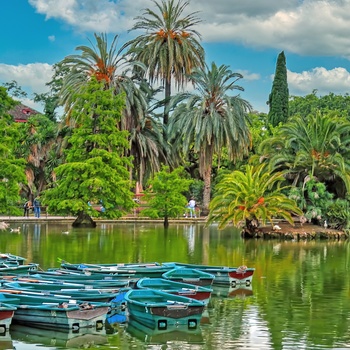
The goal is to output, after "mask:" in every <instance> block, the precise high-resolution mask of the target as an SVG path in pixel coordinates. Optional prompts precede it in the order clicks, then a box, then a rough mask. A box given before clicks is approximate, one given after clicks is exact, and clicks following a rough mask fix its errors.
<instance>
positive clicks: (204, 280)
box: [162, 267, 215, 287]
mask: <svg viewBox="0 0 350 350" xmlns="http://www.w3.org/2000/svg"><path fill="white" fill-rule="evenodd" d="M162 277H163V278H165V279H168V280H172V281H175V282H182V283H188V284H193V285H196V286H206V287H210V286H212V284H213V282H214V279H215V276H214V275H212V274H210V273H208V272H204V271H200V270H197V269H192V268H187V267H176V268H174V269H171V270H169V271H167V272H165V273H163V275H162Z"/></svg>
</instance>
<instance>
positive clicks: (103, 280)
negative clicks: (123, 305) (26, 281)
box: [19, 270, 137, 288]
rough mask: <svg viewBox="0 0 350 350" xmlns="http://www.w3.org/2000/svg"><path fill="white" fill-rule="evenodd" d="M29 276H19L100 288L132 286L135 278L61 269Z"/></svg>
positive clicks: (135, 280)
mask: <svg viewBox="0 0 350 350" xmlns="http://www.w3.org/2000/svg"><path fill="white" fill-rule="evenodd" d="M29 274H30V276H26V275H20V276H19V277H29V278H34V279H44V280H50V281H56V282H61V283H62V281H63V282H66V283H72V282H73V283H76V284H83V285H88V286H89V285H91V286H96V287H100V288H109V287H110V288H122V287H131V288H132V287H133V286H134V285H135V284H136V282H137V279H136V278H128V277H126V278H125V277H118V276H110V275H104V274H85V273H82V272H78V273H75V272H72V271H68V270H66V271H65V272H63V273H61V271H57V272H56V271H55V272H54V271H40V273H38V272H36V273H29Z"/></svg>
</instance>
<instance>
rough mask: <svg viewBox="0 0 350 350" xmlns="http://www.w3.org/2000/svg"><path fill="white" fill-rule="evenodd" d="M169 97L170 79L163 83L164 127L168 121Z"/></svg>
mask: <svg viewBox="0 0 350 350" xmlns="http://www.w3.org/2000/svg"><path fill="white" fill-rule="evenodd" d="M170 96H171V78H169V79H167V80H166V82H165V104H164V115H163V124H164V125H168V121H169V102H170Z"/></svg>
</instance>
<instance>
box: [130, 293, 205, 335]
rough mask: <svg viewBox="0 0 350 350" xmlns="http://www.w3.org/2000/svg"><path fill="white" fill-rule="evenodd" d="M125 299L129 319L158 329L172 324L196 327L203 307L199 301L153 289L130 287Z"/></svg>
mask: <svg viewBox="0 0 350 350" xmlns="http://www.w3.org/2000/svg"><path fill="white" fill-rule="evenodd" d="M125 301H126V304H127V309H128V314H129V318H130V319H131V320H136V321H137V322H139V323H141V324H143V325H144V326H146V327H148V328H151V329H158V330H164V329H167V328H168V327H170V326H174V325H178V326H184V327H186V328H187V329H196V328H197V327H198V326H199V324H200V320H201V318H202V313H203V311H204V308H205V304H204V303H203V302H201V301H198V300H195V299H190V298H186V297H182V296H178V295H173V294H169V293H165V292H161V291H158V290H155V289H132V290H130V291H129V292H127V293H126V295H125Z"/></svg>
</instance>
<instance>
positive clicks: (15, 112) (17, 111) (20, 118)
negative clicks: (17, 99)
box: [9, 103, 39, 123]
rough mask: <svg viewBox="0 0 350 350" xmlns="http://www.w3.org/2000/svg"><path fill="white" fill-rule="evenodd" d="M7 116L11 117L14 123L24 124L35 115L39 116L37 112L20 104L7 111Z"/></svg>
mask: <svg viewBox="0 0 350 350" xmlns="http://www.w3.org/2000/svg"><path fill="white" fill-rule="evenodd" d="M9 114H10V115H12V116H13V118H14V119H15V121H16V122H18V123H25V122H27V120H28V118H29V117H31V116H33V115H35V114H39V112H38V111H36V110H35V109H32V108H30V107H28V106H25V105H23V104H21V103H20V104H19V105H17V106H16V107H14V108H13V109H11V110H10V111H9Z"/></svg>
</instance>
